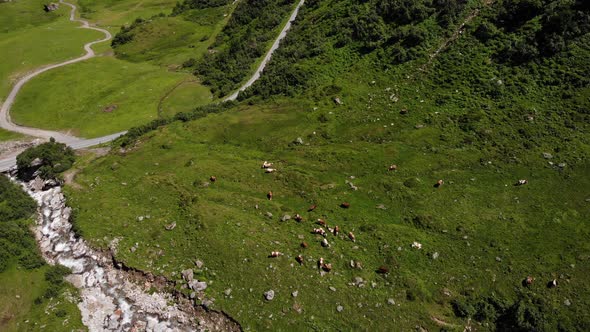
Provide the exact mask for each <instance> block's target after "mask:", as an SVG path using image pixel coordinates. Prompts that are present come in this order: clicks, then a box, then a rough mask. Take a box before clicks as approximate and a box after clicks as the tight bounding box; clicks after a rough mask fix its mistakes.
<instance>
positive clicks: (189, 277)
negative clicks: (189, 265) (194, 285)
mask: <svg viewBox="0 0 590 332" xmlns="http://www.w3.org/2000/svg"><path fill="white" fill-rule="evenodd" d="M180 274H182V278H183V279H184V280H186V281H188V282H191V281H193V277H194V273H193V269H186V270H182V271H181V272H180Z"/></svg>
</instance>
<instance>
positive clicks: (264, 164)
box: [262, 160, 272, 168]
mask: <svg viewBox="0 0 590 332" xmlns="http://www.w3.org/2000/svg"><path fill="white" fill-rule="evenodd" d="M269 167H272V163H269V162H268V161H266V160H265V161H264V162H263V163H262V168H269Z"/></svg>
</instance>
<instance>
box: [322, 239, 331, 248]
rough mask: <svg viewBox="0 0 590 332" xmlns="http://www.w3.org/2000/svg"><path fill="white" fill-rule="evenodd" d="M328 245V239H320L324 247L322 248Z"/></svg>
mask: <svg viewBox="0 0 590 332" xmlns="http://www.w3.org/2000/svg"><path fill="white" fill-rule="evenodd" d="M329 246H330V244H329V243H328V240H326V239H323V240H322V247H324V248H328V247H329Z"/></svg>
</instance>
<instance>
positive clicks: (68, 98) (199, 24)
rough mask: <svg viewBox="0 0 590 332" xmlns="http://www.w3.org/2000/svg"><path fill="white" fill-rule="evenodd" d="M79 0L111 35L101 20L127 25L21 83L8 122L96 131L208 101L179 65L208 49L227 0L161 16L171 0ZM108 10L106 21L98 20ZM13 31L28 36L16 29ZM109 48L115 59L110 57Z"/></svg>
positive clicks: (225, 14)
mask: <svg viewBox="0 0 590 332" xmlns="http://www.w3.org/2000/svg"><path fill="white" fill-rule="evenodd" d="M78 4H79V6H80V7H81V10H82V16H83V17H85V18H87V19H90V20H93V21H92V23H93V24H98V25H100V26H101V27H106V28H108V29H110V30H111V31H113V33H115V32H116V31H117V30H118V29H119V27H114V26H105V24H114V23H117V24H119V23H126V22H128V21H127V20H128V19H130V17H133V19H132V20H131V22H135V23H133V24H130V25H129V26H124V27H123V28H122V30H121V31H120V32H119V33H118V34H116V37H115V39H114V41H113V47H114V49H111V48H110V47H108V49H107V48H105V47H104V46H101V47H99V48H98V51H99V52H101V56H100V57H99V58H97V59H91V60H89V61H85V62H83V63H77V64H74V65H71V66H66V67H63V68H58V69H55V70H52V71H50V72H47V73H44V74H43V75H41V76H39V77H37V78H35V79H33V80H32V81H31V82H30V83H28V84H27V85H26V86H25V87H24V88H23V90H22V91H21V93H20V94H19V96H18V97H17V100H16V102H15V105H14V108H13V110H12V118H13V119H14V121H16V122H17V123H19V124H22V125H27V126H32V127H38V128H45V129H53V130H62V131H66V132H71V133H73V134H75V135H80V136H82V137H97V136H101V135H106V134H110V133H114V132H118V131H122V130H126V129H128V128H129V127H131V126H138V125H141V124H144V123H146V122H149V121H151V120H153V119H157V118H158V117H166V116H170V115H174V114H175V113H177V112H180V111H185V112H186V111H189V110H190V109H191V108H193V107H195V106H197V105H203V104H207V103H210V102H211V101H212V99H213V96H212V94H211V92H210V91H209V89H208V88H207V87H205V86H203V85H201V84H200V83H199V81H198V80H197V79H196V78H195V77H194V76H193V75H191V74H190V73H188V72H187V70H185V68H184V66H183V64H184V63H185V62H186V61H187V59H192V60H191V61H193V62H194V61H197V59H201V58H202V57H203V56H204V54H206V53H207V48H208V47H209V45H210V44H211V43H212V42H213V41H214V40H215V38H216V36H217V34H218V33H219V31H220V30H221V29H222V27H223V26H224V24H225V23H226V21H227V19H228V14H229V13H230V12H231V10H232V9H233V7H232V6H221V7H219V6H213V7H204V8H197V9H186V10H185V11H183V12H182V13H175V14H174V15H171V16H166V15H164V14H163V13H162V12H169V11H171V10H172V4H167V3H161V2H158V3H150V2H142V3H137V2H131V1H128V2H126V3H121V2H117V3H114V2H113V3H109V2H107V3H102V2H101V3H98V2H91V1H80V2H79V3H78ZM167 8H168V9H169V10H167ZM156 9H157V10H158V11H157V12H156ZM115 12H116V13H117V14H116V15H115V14H113V13H115ZM146 13H150V15H153V16H148V17H151V18H148V17H146V16H143V17H144V18H145V19H142V18H141V15H143V14H146ZM159 13H162V14H161V15H157V14H159ZM107 14H108V16H109V21H108V22H110V23H108V22H105V21H102V20H101V18H104V17H106V16H107ZM111 14H112V15H111ZM133 15H135V16H133ZM116 17H118V18H117V19H115V18H116ZM94 20H95V21H94ZM131 35H133V37H129V38H127V37H125V36H131ZM14 37H15V38H23V37H27V36H24V35H22V34H20V33H18V31H17V32H14ZM121 40H124V42H121ZM105 44H106V43H105ZM0 45H1V44H0ZM113 51H114V53H115V56H116V57H111V56H109V53H113ZM15 58H16V57H15ZM189 66H190V63H189Z"/></svg>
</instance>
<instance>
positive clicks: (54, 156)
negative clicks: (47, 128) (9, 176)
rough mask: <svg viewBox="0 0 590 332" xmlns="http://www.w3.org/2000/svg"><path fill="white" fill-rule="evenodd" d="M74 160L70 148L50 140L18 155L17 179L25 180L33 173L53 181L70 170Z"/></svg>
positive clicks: (74, 157) (72, 151)
mask: <svg viewBox="0 0 590 332" xmlns="http://www.w3.org/2000/svg"><path fill="white" fill-rule="evenodd" d="M75 160H76V156H75V155H74V150H73V149H72V148H70V147H69V146H67V145H65V144H63V143H58V142H56V141H55V140H54V139H51V141H50V142H47V143H43V144H39V145H37V146H35V147H32V148H29V149H27V150H25V151H24V152H22V153H21V154H19V155H18V156H17V157H16V165H17V167H18V172H19V177H20V178H23V179H25V180H28V178H29V177H30V175H31V174H33V173H34V172H38V173H39V176H40V177H41V178H42V179H54V178H56V177H57V176H58V175H59V173H62V172H65V171H67V170H68V169H70V168H71V167H72V164H73V163H74V161H75Z"/></svg>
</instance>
